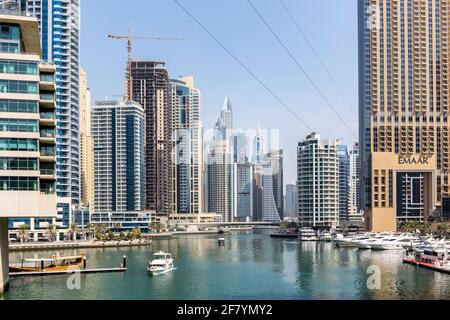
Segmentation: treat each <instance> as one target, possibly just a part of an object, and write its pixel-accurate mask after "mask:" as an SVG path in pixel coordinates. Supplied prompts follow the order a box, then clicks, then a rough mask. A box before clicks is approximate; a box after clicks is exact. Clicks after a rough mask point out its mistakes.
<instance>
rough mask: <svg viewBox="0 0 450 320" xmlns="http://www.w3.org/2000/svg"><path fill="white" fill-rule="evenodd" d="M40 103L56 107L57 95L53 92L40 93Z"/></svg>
mask: <svg viewBox="0 0 450 320" xmlns="http://www.w3.org/2000/svg"><path fill="white" fill-rule="evenodd" d="M39 103H40V104H41V105H45V106H46V107H55V95H54V94H52V93H41V94H40V95H39Z"/></svg>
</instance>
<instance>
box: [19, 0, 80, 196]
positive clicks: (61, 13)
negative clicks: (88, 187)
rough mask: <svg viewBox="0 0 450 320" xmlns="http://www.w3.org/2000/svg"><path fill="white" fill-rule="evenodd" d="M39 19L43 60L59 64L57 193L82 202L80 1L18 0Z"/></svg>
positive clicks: (57, 72)
mask: <svg viewBox="0 0 450 320" xmlns="http://www.w3.org/2000/svg"><path fill="white" fill-rule="evenodd" d="M16 1H17V3H18V5H19V6H20V9H21V10H22V11H23V12H27V13H28V14H29V15H31V16H34V17H37V18H38V21H39V32H40V35H41V42H42V59H43V60H44V61H51V62H52V63H54V64H55V65H56V105H57V108H56V116H57V122H56V123H57V145H56V158H57V164H56V170H57V194H58V196H59V197H71V198H72V201H73V203H74V204H79V203H80V129H79V124H80V115H79V105H80V101H79V100H80V88H79V83H80V69H79V60H80V55H79V43H80V1H79V0H27V1H21V0H16Z"/></svg>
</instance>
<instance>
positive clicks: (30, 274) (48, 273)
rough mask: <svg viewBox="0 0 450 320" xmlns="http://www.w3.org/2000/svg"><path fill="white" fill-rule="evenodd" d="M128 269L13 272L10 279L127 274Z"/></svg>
mask: <svg viewBox="0 0 450 320" xmlns="http://www.w3.org/2000/svg"><path fill="white" fill-rule="evenodd" d="M125 271H127V268H100V269H79V270H76V269H75V270H66V271H37V272H11V273H10V274H9V276H10V277H33V276H34V277H37V276H55V275H67V274H74V273H80V274H92V273H113V272H125Z"/></svg>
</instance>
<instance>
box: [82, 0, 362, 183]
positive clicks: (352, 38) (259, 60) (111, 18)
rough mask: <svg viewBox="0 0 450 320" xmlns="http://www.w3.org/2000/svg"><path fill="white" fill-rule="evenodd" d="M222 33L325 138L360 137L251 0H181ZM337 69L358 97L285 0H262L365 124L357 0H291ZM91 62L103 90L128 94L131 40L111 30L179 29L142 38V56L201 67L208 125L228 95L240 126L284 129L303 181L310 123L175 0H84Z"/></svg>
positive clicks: (277, 26)
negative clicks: (299, 155)
mask: <svg viewBox="0 0 450 320" xmlns="http://www.w3.org/2000/svg"><path fill="white" fill-rule="evenodd" d="M180 2H181V3H182V4H183V6H185V7H186V8H187V9H188V10H190V11H191V13H192V14H193V15H194V16H196V17H197V18H198V19H199V20H200V21H201V22H202V23H203V24H204V25H205V26H206V27H207V28H208V29H209V30H210V31H211V32H212V33H213V34H214V35H215V36H216V37H217V38H219V39H220V40H221V41H222V42H223V43H224V44H225V45H226V46H227V47H228V49H230V50H231V51H232V52H233V53H234V54H236V56H238V57H239V58H240V59H241V60H242V61H243V62H244V63H246V64H247V65H248V66H249V68H250V69H252V71H254V72H255V74H256V75H257V76H258V77H259V78H260V79H261V80H262V81H264V82H265V83H266V84H267V85H268V86H270V88H271V89H272V90H273V91H274V92H276V93H277V94H278V95H279V96H280V97H281V98H282V99H283V100H284V101H285V102H286V103H287V104H288V105H289V106H290V107H291V108H292V109H293V110H295V112H296V113H297V114H298V115H299V116H300V117H301V118H302V119H303V120H304V121H305V122H307V123H308V124H309V126H311V127H312V128H313V129H314V130H315V131H317V132H319V133H320V134H321V135H322V137H324V138H343V139H344V141H345V142H346V143H347V144H349V145H351V144H352V141H353V140H355V137H354V136H353V135H352V133H350V132H349V130H347V128H346V127H345V125H344V124H343V123H342V122H341V121H340V120H339V118H338V117H336V115H334V114H333V112H332V111H331V110H330V109H329V107H328V106H327V104H326V103H325V102H324V100H323V99H322V98H321V97H320V95H319V94H318V93H317V92H316V91H315V90H314V88H313V87H312V86H311V84H310V83H309V82H308V81H307V79H306V78H305V77H304V75H303V74H301V73H300V71H299V70H298V69H297V67H296V66H295V64H294V63H293V61H292V60H291V59H290V58H289V57H288V55H287V54H286V53H285V51H283V49H282V48H281V47H280V45H279V44H278V42H276V40H275V38H274V37H273V36H272V34H270V33H269V31H268V30H267V29H266V27H265V26H264V25H263V24H262V22H261V21H260V20H259V18H258V17H257V16H256V15H255V13H254V12H253V11H252V9H251V7H250V5H249V4H248V3H247V1H246V0H228V1H219V0H180ZM284 2H285V3H286V5H287V6H288V7H289V8H290V10H291V12H292V13H293V15H294V16H295V18H296V19H297V21H298V22H299V24H300V26H301V27H302V28H303V30H304V32H305V33H306V34H307V36H308V37H309V39H310V41H311V43H312V45H313V46H314V48H315V49H316V51H317V52H318V53H319V55H320V56H321V58H322V60H323V61H324V62H325V64H326V66H327V67H328V69H329V70H330V72H331V73H332V74H333V76H334V78H335V79H336V81H337V82H338V83H339V86H340V87H341V88H342V90H343V91H344V93H345V95H346V96H347V97H348V98H349V99H350V102H351V104H352V106H353V110H352V109H351V108H350V107H349V106H348V104H347V103H346V101H345V100H344V99H343V98H342V96H341V95H340V94H339V92H338V91H337V90H336V88H335V87H334V85H333V84H332V82H331V81H330V80H329V78H328V76H327V74H326V72H325V71H324V70H323V69H322V67H321V66H320V64H319V63H318V62H317V60H316V59H315V57H314V55H313V54H312V52H311V51H310V49H309V47H308V46H307V45H306V43H305V42H304V40H303V39H302V38H301V36H300V34H299V33H298V32H297V29H296V28H295V25H294V24H293V23H292V22H291V20H289V18H288V16H287V14H286V13H285V11H284V9H283V7H282V5H281V4H280V2H279V0H253V3H254V4H255V5H256V6H257V8H258V9H259V11H260V12H261V13H262V15H263V16H264V17H265V18H266V19H267V20H268V22H269V23H270V24H271V25H272V27H273V28H274V30H275V31H276V32H277V33H278V34H279V35H280V37H281V39H282V40H283V41H284V42H285V43H286V45H287V46H288V47H289V49H290V50H291V51H292V52H293V54H294V55H295V56H296V58H297V59H298V60H299V61H300V63H301V64H302V65H303V67H304V68H305V70H306V71H307V72H308V73H309V75H310V76H311V77H312V78H313V79H314V81H315V82H316V83H317V84H318V86H319V87H320V88H321V90H322V91H323V92H324V93H325V95H326V96H327V97H328V99H329V100H330V101H331V102H332V104H333V105H334V106H335V108H336V109H337V110H338V111H339V112H340V114H341V115H342V116H343V118H344V119H345V120H346V122H347V123H348V124H350V126H351V128H352V130H353V132H354V133H357V131H358V130H357V129H358V123H357V81H358V78H357V71H358V69H357V68H358V66H357V54H358V52H357V49H358V46H357V1H355V0H339V1H336V0H284ZM81 6H82V9H81V28H82V30H81V37H82V38H81V66H82V67H83V68H84V69H85V70H86V71H87V72H88V81H89V86H90V88H91V91H92V95H93V99H94V100H96V99H102V98H104V97H113V96H114V95H121V94H123V85H124V77H125V76H124V69H125V65H126V56H127V54H126V42H125V41H117V40H110V39H108V38H107V34H108V33H114V34H119V35H120V34H124V35H125V34H127V30H128V29H129V28H130V29H131V30H132V33H133V34H135V35H142V36H172V37H181V38H185V39H186V40H185V41H172V42H169V41H164V42H161V41H139V40H137V41H135V42H134V52H133V56H134V58H136V59H142V60H153V59H158V60H161V61H165V62H166V63H167V66H168V68H169V73H170V76H171V77H172V78H175V77H178V76H180V75H191V74H192V75H194V76H195V79H196V86H197V87H198V88H199V89H201V90H202V96H203V104H202V108H203V112H202V115H203V125H204V126H205V127H211V126H213V125H214V122H215V120H216V119H217V117H218V115H219V111H220V108H221V106H222V103H223V100H224V98H225V96H228V97H230V99H231V101H232V103H233V109H234V120H235V127H239V128H244V129H246V128H253V127H255V126H256V123H257V121H258V119H259V120H260V121H261V126H262V127H263V128H268V129H280V136H281V143H282V146H283V148H284V150H285V165H284V169H285V183H291V182H294V181H295V179H296V178H295V177H296V145H297V142H298V141H300V140H301V139H303V138H304V137H305V136H306V135H307V134H308V131H309V130H308V129H307V128H306V127H304V126H303V125H302V124H301V123H300V122H299V121H298V120H296V119H295V118H294V117H293V116H292V115H291V114H289V113H288V112H287V111H285V110H284V109H283V107H282V106H281V105H280V104H279V102H277V101H276V100H275V99H274V98H273V97H272V96H270V95H269V94H268V93H267V92H266V91H265V90H264V89H263V88H262V87H260V85H259V84H258V83H257V82H256V81H255V80H254V79H253V78H251V77H250V76H249V75H248V74H247V72H246V71H245V70H243V69H242V67H241V66H239V65H238V64H237V63H236V62H235V61H234V60H232V58H231V57H229V56H228V55H227V54H226V52H224V50H223V49H222V48H220V47H219V46H218V45H217V44H216V43H215V42H214V41H213V40H212V39H211V38H210V37H209V36H208V35H207V34H206V33H205V32H204V31H203V30H202V29H200V28H199V27H198V26H197V25H196V24H195V23H194V22H193V21H192V20H191V19H190V18H189V17H188V16H187V15H186V14H185V13H184V12H183V11H181V9H180V8H179V7H178V6H177V5H176V4H175V3H174V2H173V1H172V0H164V1H161V0H128V1H123V0H83V1H82V3H81Z"/></svg>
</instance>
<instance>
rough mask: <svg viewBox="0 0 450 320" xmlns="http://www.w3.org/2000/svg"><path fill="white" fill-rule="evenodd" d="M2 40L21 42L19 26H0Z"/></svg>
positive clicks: (0, 38)
mask: <svg viewBox="0 0 450 320" xmlns="http://www.w3.org/2000/svg"><path fill="white" fill-rule="evenodd" d="M0 40H17V41H18V40H20V29H19V27H18V26H8V25H2V26H0Z"/></svg>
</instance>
